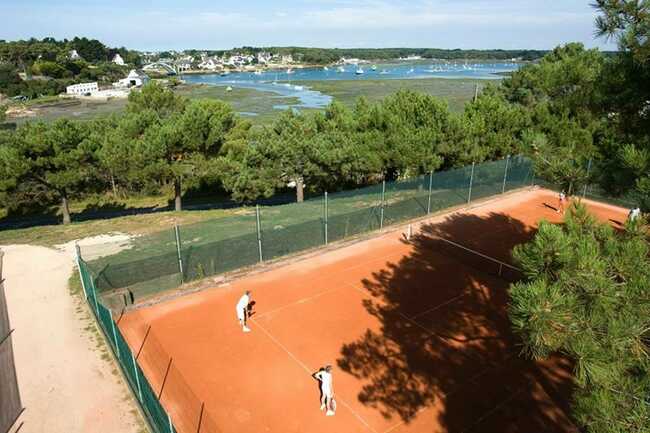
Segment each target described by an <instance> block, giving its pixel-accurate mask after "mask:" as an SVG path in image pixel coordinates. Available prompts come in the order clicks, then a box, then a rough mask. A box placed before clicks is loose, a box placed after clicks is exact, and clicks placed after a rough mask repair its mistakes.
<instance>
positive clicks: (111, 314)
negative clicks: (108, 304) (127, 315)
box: [108, 310, 120, 359]
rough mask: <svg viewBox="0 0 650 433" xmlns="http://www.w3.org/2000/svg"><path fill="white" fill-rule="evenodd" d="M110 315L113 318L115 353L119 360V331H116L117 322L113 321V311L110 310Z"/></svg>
mask: <svg viewBox="0 0 650 433" xmlns="http://www.w3.org/2000/svg"><path fill="white" fill-rule="evenodd" d="M108 315H109V317H110V318H111V327H112V328H113V340H115V353H116V354H117V357H118V359H119V358H120V346H118V345H117V331H116V330H115V321H114V320H113V311H111V310H108Z"/></svg>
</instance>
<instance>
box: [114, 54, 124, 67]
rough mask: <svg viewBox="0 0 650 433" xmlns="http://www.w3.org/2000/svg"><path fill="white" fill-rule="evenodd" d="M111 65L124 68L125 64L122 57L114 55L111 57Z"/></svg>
mask: <svg viewBox="0 0 650 433" xmlns="http://www.w3.org/2000/svg"><path fill="white" fill-rule="evenodd" d="M113 63H115V64H116V65H120V66H124V65H125V64H126V63H124V59H123V58H122V56H120V53H117V54H115V57H113Z"/></svg>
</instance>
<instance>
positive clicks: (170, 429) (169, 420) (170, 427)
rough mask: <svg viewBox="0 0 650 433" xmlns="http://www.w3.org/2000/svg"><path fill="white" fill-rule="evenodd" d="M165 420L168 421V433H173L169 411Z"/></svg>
mask: <svg viewBox="0 0 650 433" xmlns="http://www.w3.org/2000/svg"><path fill="white" fill-rule="evenodd" d="M167 422H169V433H175V432H174V424H172V417H171V415H169V413H168V414H167Z"/></svg>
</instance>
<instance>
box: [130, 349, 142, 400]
mask: <svg viewBox="0 0 650 433" xmlns="http://www.w3.org/2000/svg"><path fill="white" fill-rule="evenodd" d="M131 361H132V362H133V371H135V383H136V385H138V397H139V398H140V402H142V388H141V387H140V375H139V374H138V364H136V362H135V356H133V353H131Z"/></svg>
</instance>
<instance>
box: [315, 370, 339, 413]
mask: <svg viewBox="0 0 650 433" xmlns="http://www.w3.org/2000/svg"><path fill="white" fill-rule="evenodd" d="M313 377H314V378H315V379H316V380H318V382H319V383H320V391H321V396H320V410H325V409H327V412H326V413H325V415H327V416H332V415H334V408H335V406H334V388H333V387H332V366H331V365H326V366H325V368H321V369H320V370H319V371H318V372H316V373H314V374H313Z"/></svg>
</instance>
